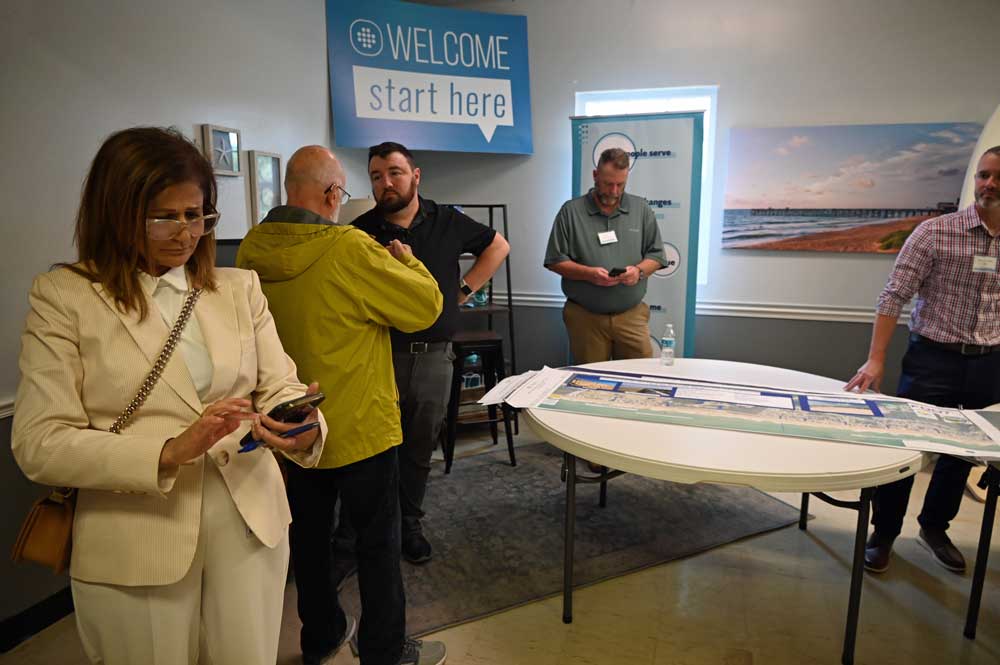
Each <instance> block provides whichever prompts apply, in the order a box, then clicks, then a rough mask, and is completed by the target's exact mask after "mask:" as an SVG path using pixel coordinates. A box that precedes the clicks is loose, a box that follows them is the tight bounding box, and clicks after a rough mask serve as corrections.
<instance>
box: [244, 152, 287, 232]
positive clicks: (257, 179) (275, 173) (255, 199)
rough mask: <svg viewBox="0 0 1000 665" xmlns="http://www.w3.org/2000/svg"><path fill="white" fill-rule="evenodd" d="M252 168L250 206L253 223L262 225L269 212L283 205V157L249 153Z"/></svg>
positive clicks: (264, 153)
mask: <svg viewBox="0 0 1000 665" xmlns="http://www.w3.org/2000/svg"><path fill="white" fill-rule="evenodd" d="M247 163H248V164H249V167H250V206H251V208H253V217H252V219H253V223H254V224H260V222H261V220H263V219H264V217H265V216H266V215H267V213H268V211H269V210H270V209H271V208H273V207H275V206H280V205H281V155H276V154H274V153H273V152H262V151H260V150H248V151H247Z"/></svg>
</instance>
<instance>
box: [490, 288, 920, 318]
mask: <svg viewBox="0 0 1000 665" xmlns="http://www.w3.org/2000/svg"><path fill="white" fill-rule="evenodd" d="M493 297H494V298H495V299H496V300H502V299H505V298H506V297H507V294H506V293H505V292H502V291H497V292H495V293H494V294H493ZM513 301H514V304H515V305H517V306H518V307H552V308H561V307H562V306H563V304H564V303H565V302H566V297H565V296H564V295H562V294H561V293H532V292H520V293H514V297H513ZM695 312H696V313H697V314H698V315H700V316H734V317H741V318H750V319H789V320H794V321H834V322H840V323H869V324H870V323H871V322H872V321H873V320H874V318H875V308H874V306H872V307H842V306H839V305H783V304H778V303H763V302H724V301H718V300H699V301H698V303H697V304H696V305H695ZM909 320H910V317H909V313H908V312H904V313H903V315H902V316H900V318H899V323H900V324H901V325H902V324H906V323H909Z"/></svg>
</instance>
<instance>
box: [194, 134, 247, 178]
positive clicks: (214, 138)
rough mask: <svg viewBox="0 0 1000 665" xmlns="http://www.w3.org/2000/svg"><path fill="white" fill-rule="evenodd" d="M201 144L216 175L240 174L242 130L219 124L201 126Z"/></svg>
mask: <svg viewBox="0 0 1000 665" xmlns="http://www.w3.org/2000/svg"><path fill="white" fill-rule="evenodd" d="M201 145H202V150H203V151H204V152H205V157H207V158H208V161H210V162H211V163H212V168H213V169H215V174H216V175H240V149H241V148H242V147H243V141H242V140H241V139H240V130H238V129H232V128H230V127H220V126H218V125H202V126H201Z"/></svg>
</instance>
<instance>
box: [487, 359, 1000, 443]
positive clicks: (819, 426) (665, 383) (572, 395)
mask: <svg viewBox="0 0 1000 665" xmlns="http://www.w3.org/2000/svg"><path fill="white" fill-rule="evenodd" d="M506 401H507V402H508V403H509V404H511V405H512V406H516V407H521V408H537V409H544V410H553V411H563V412H570V413H579V414H586V415H592V416H603V417H607V418H623V419H626V420H644V421H647V422H660V423H669V424H677V425H685V426H688V427H707V428H711V429H723V430H736V431H741V432H757V433H761V434H772V435H779V436H791V437H800V438H806V439H821V440H825V441H839V442H844V443H858V444H866V445H877V446H890V447H897V448H910V449H914V450H921V451H925V452H936V453H947V454H950V455H958V456H963V457H975V458H978V459H984V460H985V459H1000V431H998V430H997V425H1000V412H990V411H963V410H960V409H948V408H943V407H936V406H931V405H929V404H923V403H920V402H914V401H911V400H905V399H901V398H897V397H888V396H886V395H880V394H874V393H868V394H864V395H859V394H857V393H846V392H842V393H810V392H798V391H786V390H782V389H780V388H765V387H760V386H741V385H733V384H721V383H713V382H700V381H692V380H690V379H673V378H670V377H653V376H643V375H639V374H631V373H626V372H608V371H600V372H598V371H594V370H592V369H591V370H588V369H586V368H574V367H569V368H563V369H561V370H553V369H548V368H546V369H545V370H542V371H540V372H537V373H536V374H534V375H533V376H531V377H530V378H529V379H528V380H526V381H525V382H524V383H523V384H521V385H520V387H518V388H517V389H516V390H514V391H513V392H512V393H511V394H510V395H509V396H508V398H507V400H506Z"/></svg>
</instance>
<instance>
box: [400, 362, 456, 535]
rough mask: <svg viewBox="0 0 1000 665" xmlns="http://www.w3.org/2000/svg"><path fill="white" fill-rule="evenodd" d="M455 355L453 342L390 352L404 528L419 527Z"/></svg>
mask: <svg viewBox="0 0 1000 665" xmlns="http://www.w3.org/2000/svg"><path fill="white" fill-rule="evenodd" d="M454 361H455V353H454V352H453V351H452V350H451V344H448V345H447V347H446V348H444V349H442V350H440V351H431V352H429V353H420V354H409V353H393V354H392V365H393V368H394V369H395V372H396V388H398V389H399V412H400V417H401V419H402V425H403V445H401V446H400V447H399V508H400V513H401V515H402V522H403V531H404V532H405V533H411V532H414V531H420V520H421V519H422V518H423V516H424V511H423V505H424V493H425V492H426V491H427V476H428V475H430V472H431V455H432V454H433V453H434V449H435V448H437V446H438V443H439V442H440V441H441V436H442V434H443V433H444V432H445V418H446V417H447V415H448V397H449V396H450V394H451V376H452V373H453V370H454V364H453V363H454Z"/></svg>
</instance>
